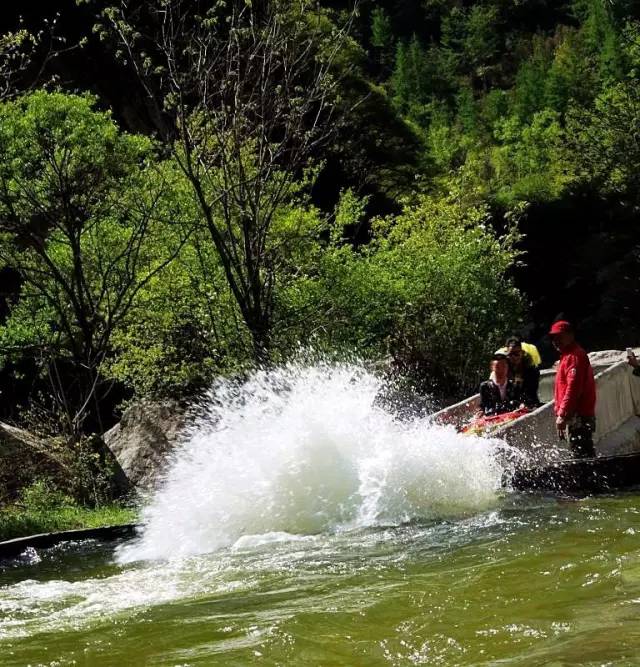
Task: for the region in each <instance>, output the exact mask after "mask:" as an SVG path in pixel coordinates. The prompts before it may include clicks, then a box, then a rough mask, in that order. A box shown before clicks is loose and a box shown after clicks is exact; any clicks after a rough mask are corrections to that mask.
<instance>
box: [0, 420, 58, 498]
mask: <svg viewBox="0 0 640 667" xmlns="http://www.w3.org/2000/svg"><path fill="white" fill-rule="evenodd" d="M69 476H70V467H69V460H68V459H67V458H66V457H65V455H64V449H63V448H62V447H60V443H57V442H53V441H51V442H50V441H48V440H46V439H44V438H39V437H37V436H35V435H33V434H32V433H29V432H28V431H25V430H24V429H21V428H16V427H15V426H10V425H9V424H4V423H2V422H0V505H2V503H3V502H8V501H11V500H14V499H15V498H16V496H17V495H18V493H19V491H20V490H21V489H22V488H24V487H26V486H28V485H29V484H31V483H32V482H33V481H34V480H36V479H43V478H47V479H53V480H57V479H65V478H68V477H69Z"/></svg>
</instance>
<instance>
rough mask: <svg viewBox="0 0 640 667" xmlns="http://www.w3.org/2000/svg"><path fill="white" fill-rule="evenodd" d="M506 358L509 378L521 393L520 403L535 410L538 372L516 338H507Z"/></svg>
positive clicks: (537, 401) (538, 402)
mask: <svg viewBox="0 0 640 667" xmlns="http://www.w3.org/2000/svg"><path fill="white" fill-rule="evenodd" d="M506 348H507V358H508V360H509V377H510V378H511V379H512V380H513V381H514V382H515V383H516V385H518V387H519V388H520V391H521V396H522V402H523V403H524V404H525V406H526V407H527V408H537V407H538V406H539V405H541V403H540V399H539V398H538V385H539V384H540V371H539V369H538V368H537V366H536V364H535V363H534V361H533V359H532V358H531V356H530V355H529V354H528V353H527V352H525V350H523V348H522V343H521V342H520V340H519V339H518V338H515V337H514V338H509V340H508V341H507V345H506Z"/></svg>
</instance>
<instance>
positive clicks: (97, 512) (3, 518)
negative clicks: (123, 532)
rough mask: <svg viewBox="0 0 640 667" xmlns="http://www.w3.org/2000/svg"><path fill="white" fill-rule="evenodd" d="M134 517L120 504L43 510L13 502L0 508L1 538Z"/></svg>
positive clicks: (127, 520) (96, 525)
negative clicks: (17, 504) (13, 503)
mask: <svg viewBox="0 0 640 667" xmlns="http://www.w3.org/2000/svg"><path fill="white" fill-rule="evenodd" d="M136 520H137V513H136V511H135V510H133V509H131V508H130V507H122V506H121V505H108V506H104V507H99V508H95V509H93V508H89V507H81V506H78V505H70V506H66V507H65V506H63V507H53V508H51V509H49V510H44V511H43V510H40V509H37V510H34V509H30V508H26V507H22V506H16V505H13V506H9V507H7V508H3V509H2V510H0V541H3V540H10V539H12V538H14V537H24V536H26V535H35V534H37V533H52V532H56V531H60V530H73V529H74V528H100V527H101V526H115V525H120V524H125V523H134V522H135V521H136Z"/></svg>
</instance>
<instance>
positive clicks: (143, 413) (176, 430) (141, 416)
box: [104, 400, 186, 491]
mask: <svg viewBox="0 0 640 667" xmlns="http://www.w3.org/2000/svg"><path fill="white" fill-rule="evenodd" d="M185 421H186V408H185V406H184V405H183V404H181V403H179V402H178V401H172V400H166V401H161V402H150V401H143V402H140V403H136V404H134V405H132V406H131V407H129V408H128V409H127V410H125V412H124V414H123V415H122V420H121V421H120V423H119V424H116V425H115V426H114V427H113V428H112V429H111V430H110V431H107V433H105V435H104V441H105V443H106V444H107V447H109V449H110V450H111V451H112V452H113V455H114V456H115V458H116V460H117V461H118V463H119V464H120V466H121V468H122V470H123V471H124V474H125V475H126V477H127V479H128V481H129V483H130V484H131V485H133V486H134V487H135V488H136V489H137V490H140V491H151V490H153V489H154V488H155V485H156V483H157V482H158V479H159V477H160V475H161V473H162V472H163V470H164V469H165V465H166V462H167V459H168V457H169V454H170V453H171V452H172V451H173V449H174V447H175V446H176V444H177V443H178V442H179V438H180V434H181V432H182V429H183V427H184V425H185Z"/></svg>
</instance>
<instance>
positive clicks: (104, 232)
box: [0, 92, 184, 435]
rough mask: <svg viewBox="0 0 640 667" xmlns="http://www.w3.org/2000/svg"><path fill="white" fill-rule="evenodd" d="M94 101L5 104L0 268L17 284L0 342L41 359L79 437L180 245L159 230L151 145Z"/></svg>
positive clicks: (47, 98) (161, 201)
mask: <svg viewBox="0 0 640 667" xmlns="http://www.w3.org/2000/svg"><path fill="white" fill-rule="evenodd" d="M94 105H95V99H93V98H91V97H89V96H83V97H80V96H73V95H64V94H62V93H45V92H35V93H32V94H30V95H27V96H26V97H23V98H19V99H17V100H16V101H13V102H5V103H3V104H2V105H0V233H1V236H0V260H1V261H2V263H3V265H4V266H7V267H9V268H11V269H13V270H14V271H16V272H17V273H18V274H19V276H20V278H21V280H22V289H21V292H20V298H19V300H18V301H17V303H15V304H14V306H13V307H12V310H11V314H10V317H9V319H8V321H7V322H6V323H5V325H4V326H3V327H2V328H1V329H0V340H1V341H2V347H3V349H4V351H5V353H6V352H7V351H8V352H11V351H14V350H17V351H18V352H19V353H23V352H24V350H25V349H27V350H32V351H33V353H34V354H35V355H37V357H38V358H39V360H40V363H41V366H42V369H43V372H44V373H46V374H47V375H48V377H49V379H50V382H51V389H52V392H53V396H54V399H55V402H56V404H57V406H58V408H59V409H60V410H61V412H62V414H63V415H64V417H65V425H66V428H67V429H68V430H69V432H70V433H72V434H74V435H77V434H78V433H79V432H80V431H81V429H82V424H83V421H84V419H85V417H86V416H87V414H88V413H89V412H91V410H92V408H93V407H94V404H95V402H96V401H99V400H100V398H101V397H102V396H103V394H104V392H105V391H107V389H108V388H107V387H106V386H105V385H104V382H103V378H102V376H101V373H100V367H101V365H102V363H103V362H104V361H105V359H106V357H107V355H108V353H109V350H110V341H111V336H112V335H113V332H114V330H115V329H116V328H117V327H118V326H119V325H120V324H121V323H122V321H123V319H124V318H125V317H126V316H127V314H128V313H129V311H130V310H131V309H132V307H133V305H134V303H135V298H136V296H137V294H138V292H139V291H140V290H141V289H142V287H144V286H145V285H146V284H147V283H148V282H149V281H150V280H152V279H153V277H154V276H156V275H157V274H158V273H159V272H160V271H162V269H163V268H164V267H165V266H166V265H167V264H168V263H169V262H170V261H171V260H172V259H173V258H174V257H175V256H176V254H177V252H178V251H179V249H180V247H181V245H182V244H183V242H184V238H182V237H181V236H180V232H178V231H177V230H176V229H174V228H172V227H171V226H169V225H164V224H163V223H162V217H163V216H170V214H171V212H172V210H171V209H172V204H171V203H168V201H167V199H166V197H165V194H166V192H167V184H166V183H165V182H163V180H162V178H160V177H159V175H158V171H157V170H155V169H152V168H151V163H152V162H153V157H154V154H153V145H152V143H151V142H150V141H149V140H148V139H145V138H143V137H136V136H132V135H127V134H124V133H122V132H120V131H119V129H118V128H117V126H116V125H115V123H114V122H113V120H112V119H111V118H110V116H109V114H107V113H104V112H98V111H96V110H95V109H94ZM159 241H162V243H161V245H159Z"/></svg>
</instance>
